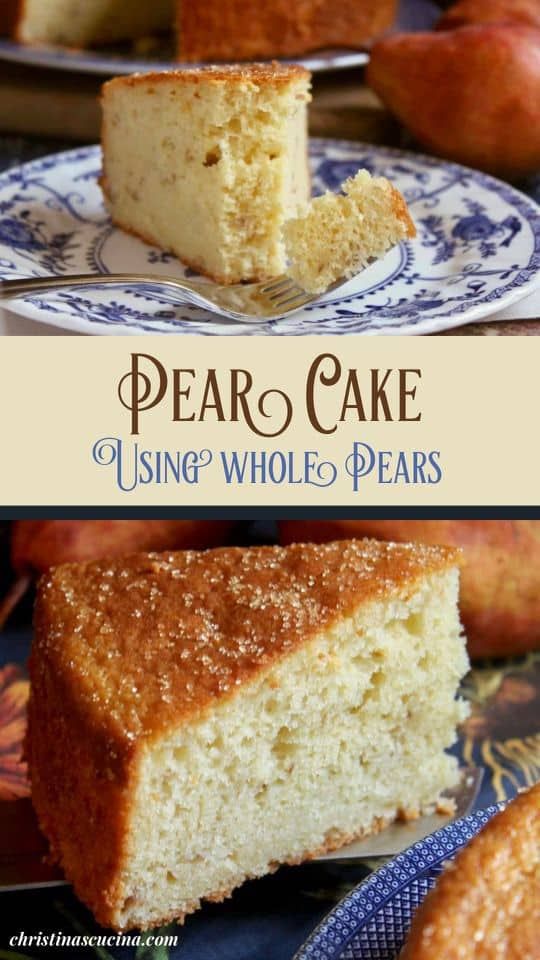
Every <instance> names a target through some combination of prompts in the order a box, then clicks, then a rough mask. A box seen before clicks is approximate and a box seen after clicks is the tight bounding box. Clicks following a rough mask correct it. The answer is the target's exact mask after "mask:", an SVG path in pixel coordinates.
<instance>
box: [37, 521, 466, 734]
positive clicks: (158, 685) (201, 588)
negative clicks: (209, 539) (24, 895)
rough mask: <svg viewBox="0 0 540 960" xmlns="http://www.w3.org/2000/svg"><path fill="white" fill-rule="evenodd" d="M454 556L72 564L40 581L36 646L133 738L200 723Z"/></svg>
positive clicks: (263, 550)
mask: <svg viewBox="0 0 540 960" xmlns="http://www.w3.org/2000/svg"><path fill="white" fill-rule="evenodd" d="M457 558H458V552H457V551H455V550H453V549H447V548H438V547H425V546H420V545H408V544H392V543H379V542H377V541H369V540H364V541H360V540H356V541H354V540H353V541H348V542H347V541H340V542H334V543H328V544H318V545H314V544H307V545H306V544H294V545H292V546H291V547H288V548H283V547H254V548H251V549H243V548H235V547H231V548H227V547H225V548H222V549H216V550H209V551H206V552H196V551H182V552H178V553H171V554H137V555H134V556H131V557H128V558H125V559H120V560H117V561H111V562H106V561H104V562H96V563H89V564H66V565H63V566H61V567H57V568H56V569H55V570H53V572H52V573H51V575H50V576H46V577H44V578H43V579H42V580H41V583H40V587H39V594H38V599H37V604H36V613H35V632H36V636H35V644H36V648H37V650H38V651H39V653H40V659H41V658H43V657H46V659H47V660H48V661H49V662H54V663H55V664H56V666H57V668H58V670H59V672H60V673H62V674H63V675H65V676H66V677H70V682H73V680H74V679H75V678H76V680H77V684H78V696H79V707H80V709H82V710H85V711H88V712H89V713H90V714H93V713H96V712H97V711H101V712H102V713H103V715H104V716H106V717H107V720H108V724H109V727H110V731H111V734H113V735H114V737H115V740H117V741H118V742H119V743H132V742H133V741H134V740H135V739H136V738H138V737H140V736H144V737H145V738H148V737H153V736H154V735H155V734H160V733H162V732H163V731H165V730H167V729H168V728H169V727H171V726H174V725H176V724H177V723H178V722H179V721H185V720H188V719H190V718H191V717H197V716H198V715H199V714H200V712H201V711H202V710H203V709H204V708H205V707H207V706H208V705H209V704H210V703H212V702H214V701H215V700H216V699H217V698H219V697H226V696H228V695H230V694H231V693H232V692H234V690H235V689H236V688H237V687H238V686H239V685H241V684H243V683H244V682H245V681H247V680H249V679H250V678H252V677H254V676H255V675H256V674H257V673H259V672H260V671H261V670H264V669H265V668H268V667H270V666H271V664H272V663H273V662H274V661H275V660H277V659H278V658H279V657H281V656H282V655H284V654H288V653H290V652H292V651H293V650H294V649H295V648H296V647H298V646H299V645H300V644H303V643H305V641H306V640H307V639H308V638H309V636H311V635H315V634H316V633H318V632H319V631H320V630H324V629H326V628H328V627H329V626H331V625H332V624H333V623H334V622H335V621H337V620H338V619H339V618H341V617H343V616H346V615H347V614H350V613H351V612H352V611H353V610H354V609H355V608H356V607H357V606H358V605H359V603H363V602H369V601H372V600H373V601H375V600H377V599H378V598H379V597H381V598H382V596H383V593H384V591H385V590H388V588H389V587H390V588H394V589H395V590H396V591H398V592H400V593H404V594H407V595H408V594H410V593H412V592H413V591H414V588H415V585H416V582H417V581H418V580H419V579H420V578H421V577H423V576H424V575H425V574H427V573H430V572H434V571H437V570H442V569H445V568H447V567H449V566H451V565H455V564H456V562H457ZM59 624H60V625H61V627H59ZM80 636H84V638H85V643H84V644H81V643H80V641H79V637H80Z"/></svg>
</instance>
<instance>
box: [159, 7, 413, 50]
mask: <svg viewBox="0 0 540 960" xmlns="http://www.w3.org/2000/svg"><path fill="white" fill-rule="evenodd" d="M396 8H397V2H396V0H340V2H339V3H338V4H336V3H334V2H332V0H302V2H301V3H298V2H296V3H295V2H294V0H292V2H291V0H265V3H261V2H260V0H227V3H223V2H221V0H179V3H178V21H179V29H178V43H179V59H180V60H229V61H230V60H250V59H257V58H259V57H260V58H265V57H283V56H296V55H298V54H303V53H307V52H309V51H310V50H319V49H321V48H322V47H327V48H328V47H357V48H358V47H360V48H362V47H366V46H368V45H369V43H370V42H371V41H372V40H373V39H374V38H375V37H378V36H380V34H381V33H383V32H384V31H385V30H386V29H387V28H388V27H389V26H390V25H391V23H392V22H393V20H394V18H395V15H396Z"/></svg>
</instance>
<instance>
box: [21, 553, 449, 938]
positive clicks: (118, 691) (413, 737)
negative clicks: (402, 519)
mask: <svg viewBox="0 0 540 960" xmlns="http://www.w3.org/2000/svg"><path fill="white" fill-rule="evenodd" d="M457 563H458V554H457V553H456V551H453V550H447V549H445V548H437V547H423V546H422V547H421V546H409V545H403V544H399V545H395V544H380V543H377V542H375V541H368V540H366V541H349V542H340V543H331V544H325V545H323V546H313V545H298V544H297V545H294V546H291V547H256V548H251V549H242V548H223V549H219V550H209V551H207V552H200V553H197V552H193V551H186V552H180V553H173V554H137V555H134V556H131V557H128V558H127V559H119V560H115V561H111V562H105V561H103V562H97V563H90V564H69V565H64V566H61V567H57V568H56V569H55V570H53V571H52V572H51V574H50V575H45V577H44V578H43V579H42V581H41V584H40V588H39V591H38V599H37V606H36V615H35V641H34V646H33V650H32V655H31V664H30V674H31V697H30V705H29V734H28V743H27V754H28V761H29V769H30V775H31V781H32V796H33V801H34V805H35V808H36V811H37V814H38V818H39V822H40V824H41V827H42V829H43V831H44V833H45V835H46V836H47V837H48V839H49V841H50V843H51V848H52V852H53V854H54V855H55V857H56V858H57V860H58V861H59V862H60V863H61V865H62V867H63V868H64V870H65V873H66V876H67V878H68V879H69V880H70V881H71V882H72V883H73V884H74V886H75V890H76V891H77V893H78V895H79V896H80V897H81V899H83V900H84V901H85V902H86V903H87V904H88V906H89V907H90V908H91V909H92V910H93V911H94V913H95V915H96V917H97V919H98V920H99V921H100V922H101V923H103V924H106V925H110V926H112V927H116V928H129V927H134V926H141V927H147V926H149V925H152V924H157V923H160V922H162V921H164V920H166V919H168V918H173V917H175V918H180V919H181V918H183V917H184V915H185V914H187V913H190V912H192V911H193V910H195V909H197V907H198V906H199V905H200V902H201V901H202V900H203V899H208V900H221V899H223V898H224V897H226V896H228V895H229V894H230V893H231V891H232V890H234V888H235V887H237V886H238V885H239V884H241V883H242V882H243V881H244V880H245V879H247V878H248V877H259V876H261V875H263V874H265V873H267V872H268V871H271V870H273V869H274V868H275V867H276V865H277V864H279V863H282V862H286V863H297V862H300V861H302V860H305V859H307V858H310V857H312V856H314V855H315V854H317V853H318V852H322V851H328V850H332V849H334V848H336V847H338V846H340V845H341V844H343V843H344V842H346V841H348V840H351V839H353V838H354V837H359V836H362V835H364V834H366V833H369V832H372V831H374V830H378V829H380V828H381V827H382V826H383V825H384V824H385V823H386V822H388V821H391V820H393V819H394V818H395V817H396V816H399V815H400V814H403V815H407V816H414V815H415V814H417V813H418V812H419V811H420V810H422V809H423V808H426V807H429V806H431V805H432V804H434V803H436V802H437V798H438V796H439V793H440V791H441V790H444V789H445V788H446V787H449V786H450V785H453V784H454V783H455V782H456V780H457V775H458V774H457V766H456V761H455V759H454V758H452V757H451V756H449V755H448V754H447V753H445V749H446V748H447V747H448V746H450V744H451V743H452V742H453V741H454V739H455V730H456V723H457V722H458V721H459V719H460V718H461V717H463V715H464V709H463V706H462V704H460V703H459V702H458V701H456V699H455V694H456V688H457V686H458V682H459V679H460V677H461V676H462V675H463V673H464V672H465V670H466V668H467V657H466V654H465V648H464V643H463V638H462V636H461V628H460V623H459V618H458V613H457V605H456V600H457V591H458V569H457ZM239 827H240V828H239Z"/></svg>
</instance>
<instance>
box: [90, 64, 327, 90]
mask: <svg viewBox="0 0 540 960" xmlns="http://www.w3.org/2000/svg"><path fill="white" fill-rule="evenodd" d="M310 76H311V74H310V72H309V70H307V69H306V68H305V67H302V66H300V65H299V64H285V63H278V62H277V61H273V62H271V63H244V64H242V63H235V64H230V65H229V64H226V65H222V66H210V67H203V68H202V69H197V68H191V69H185V70H167V71H165V70H162V71H156V72H153V73H132V74H130V75H128V76H121V77H114V78H113V79H112V80H108V81H107V82H106V83H104V84H103V87H102V94H106V93H107V91H108V90H109V89H110V88H112V87H135V86H145V87H151V86H152V85H155V86H158V85H159V86H161V85H164V84H165V85H166V84H174V85H175V86H177V85H183V86H186V87H189V86H195V87H197V86H199V85H200V84H215V85H216V86H217V85H219V84H222V83H226V84H239V85H241V84H246V83H253V84H255V85H256V86H262V85H265V86H272V87H282V86H286V85H287V84H288V83H291V81H294V80H299V79H309V77H310Z"/></svg>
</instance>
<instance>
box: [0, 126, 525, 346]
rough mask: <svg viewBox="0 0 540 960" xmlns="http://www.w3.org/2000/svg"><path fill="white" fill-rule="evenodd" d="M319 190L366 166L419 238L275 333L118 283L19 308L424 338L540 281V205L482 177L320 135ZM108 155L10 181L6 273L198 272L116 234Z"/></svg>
mask: <svg viewBox="0 0 540 960" xmlns="http://www.w3.org/2000/svg"><path fill="white" fill-rule="evenodd" d="M310 154H311V164H312V170H313V178H314V189H315V192H316V193H320V192H321V191H323V190H325V189H329V190H337V189H339V186H340V184H341V182H342V181H343V180H344V179H345V178H346V177H348V176H350V175H351V174H354V173H356V171H357V170H358V168H359V167H366V168H367V169H368V170H370V171H371V172H372V173H375V174H382V175H384V176H386V177H388V178H389V179H390V180H392V181H393V182H394V183H395V184H396V185H397V186H398V187H399V189H400V190H401V191H402V192H403V193H404V195H405V197H406V199H407V201H408V203H409V206H410V209H411V213H412V216H413V218H414V221H415V223H416V226H417V229H418V237H417V238H416V239H415V240H413V241H411V242H408V243H404V244H402V245H400V246H399V247H396V248H395V249H394V250H392V251H390V253H389V254H388V255H387V256H386V257H385V258H384V259H383V260H381V261H379V262H378V263H376V264H374V265H373V266H372V267H370V268H369V269H367V270H365V271H364V272H363V273H362V274H360V275H359V276H358V277H356V278H355V279H354V280H351V281H350V282H349V283H348V284H347V286H346V287H343V288H341V290H340V291H339V295H336V294H330V295H329V296H327V297H325V298H323V299H322V300H321V301H319V302H318V303H316V304H312V305H311V306H310V307H307V308H306V309H304V310H302V311H300V312H299V313H297V314H294V315H293V316H291V317H289V318H287V319H285V320H283V321H273V322H269V323H267V324H265V325H261V326H258V325H257V326H250V325H240V324H235V323H231V322H228V321H224V320H220V319H219V318H216V317H215V316H213V315H211V314H208V313H207V312H205V311H204V310H201V309H200V308H198V307H194V306H191V305H188V306H180V307H179V306H178V305H177V304H176V305H175V304H174V302H173V301H172V300H171V299H170V298H169V297H168V296H167V295H166V294H160V295H159V296H158V295H156V293H155V291H153V290H152V291H151V290H149V289H145V288H141V287H139V288H137V289H136V290H135V289H133V288H132V289H130V288H129V287H125V286H123V287H118V288H116V287H107V288H106V289H105V288H101V289H99V290H98V289H96V290H93V291H90V290H84V291H80V290H79V291H71V292H58V293H55V294H48V295H47V296H45V295H35V296H31V297H26V298H25V299H24V300H17V301H13V303H12V304H10V308H11V309H12V310H14V311H15V312H18V313H20V314H23V315H24V316H26V317H29V318H31V319H33V320H38V321H42V322H45V323H49V324H55V325H56V326H59V327H62V328H65V329H70V330H74V331H77V332H80V333H94V334H98V333H101V334H143V333H200V334H206V335H208V334H245V335H253V334H257V335H265V334H266V335H273V336H279V335H291V334H319V333H320V334H322V333H326V334H342V333H362V334H381V333H382V334H420V333H434V332H437V331H440V330H445V329H449V328H452V327H453V326H457V325H459V324H463V323H468V322H471V321H477V320H481V319H482V318H485V317H487V316H489V315H490V314H492V313H494V312H495V311H499V310H501V309H503V308H504V307H506V306H508V305H509V304H511V303H513V302H514V301H516V300H518V299H520V298H521V297H524V296H525V295H527V294H528V293H531V292H532V291H533V289H534V288H535V287H536V286H538V285H539V283H540V208H539V207H538V206H537V205H536V204H535V203H534V202H533V201H532V200H530V199H529V198H528V197H526V196H524V195H523V194H521V193H519V192H518V191H517V190H514V189H513V188H512V187H510V186H508V185H507V184H505V183H502V182H500V181H497V180H494V179H493V178H491V177H488V176H486V175H485V174H483V173H479V172H478V171H473V170H467V169H465V168H464V167H459V166H456V165H454V164H450V163H445V162H442V161H440V160H437V159H434V158H431V157H424V156H419V155H417V154H412V153H405V152H403V151H399V150H393V149H389V148H386V147H379V146H365V145H362V144H359V143H350V142H346V141H335V140H317V139H314V140H312V141H311V144H310ZM100 167H101V153H100V150H99V147H87V148H84V149H79V150H73V151H69V152H67V153H63V154H57V155H55V156H50V157H46V158H44V159H40V160H36V161H34V162H32V163H29V164H26V165H24V166H22V167H19V168H16V169H12V170H9V171H8V172H6V173H4V174H3V175H2V176H0V278H1V277H3V278H7V277H23V276H40V275H43V274H48V273H54V274H59V275H62V274H69V273H81V272H92V273H94V272H112V273H115V272H116V273H121V272H125V271H132V272H134V271H135V272H145V271H146V272H149V271H150V272H155V273H156V274H159V273H161V274H175V275H178V276H182V275H183V274H186V273H189V271H187V269H186V268H184V267H183V266H182V265H181V264H180V263H179V262H178V261H177V260H176V259H175V258H174V257H172V256H171V255H169V254H165V253H162V252H161V251H160V250H158V249H156V248H153V247H150V246H148V245H146V244H144V243H142V242H141V241H139V240H138V239H136V238H135V237H131V236H129V235H128V234H126V233H124V232H122V231H121V230H117V229H116V228H114V227H113V226H112V224H111V222H110V220H109V218H108V217H107V214H106V212H105V209H104V207H103V200H102V196H101V191H100V188H99V186H98V176H99V173H100Z"/></svg>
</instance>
